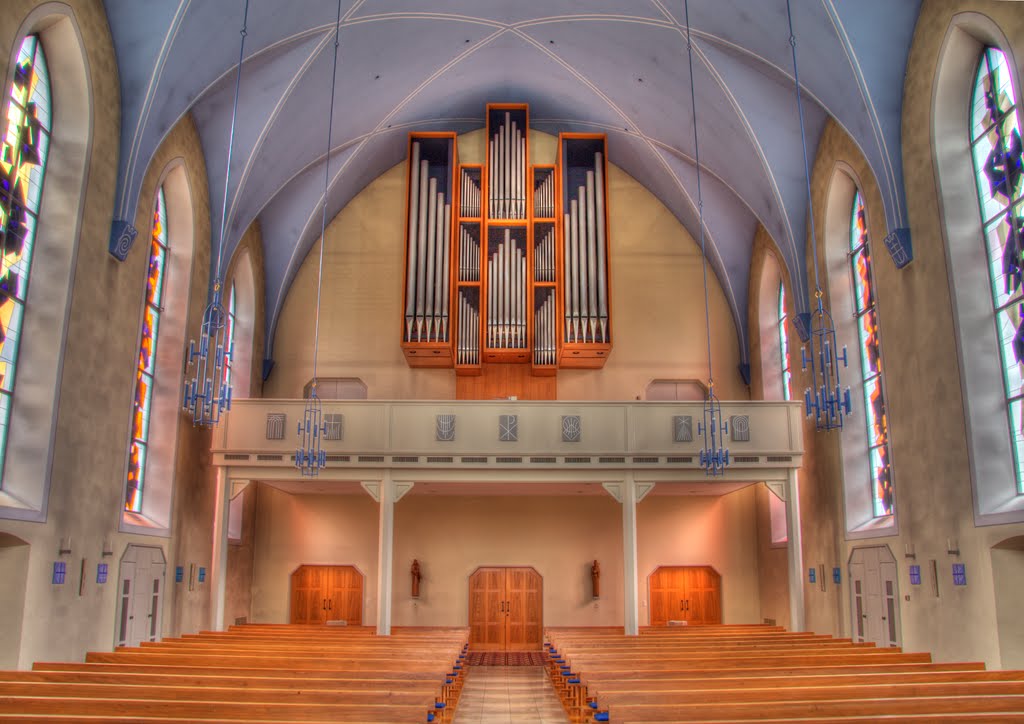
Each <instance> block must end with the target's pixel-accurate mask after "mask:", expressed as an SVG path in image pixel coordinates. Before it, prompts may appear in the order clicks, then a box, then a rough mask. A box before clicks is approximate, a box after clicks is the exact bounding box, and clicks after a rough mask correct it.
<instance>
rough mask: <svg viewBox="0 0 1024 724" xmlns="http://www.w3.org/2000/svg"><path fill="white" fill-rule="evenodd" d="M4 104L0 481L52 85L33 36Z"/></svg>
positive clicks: (0, 230) (46, 146)
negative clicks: (5, 110) (5, 108)
mask: <svg viewBox="0 0 1024 724" xmlns="http://www.w3.org/2000/svg"><path fill="white" fill-rule="evenodd" d="M6 100H7V101H8V103H7V122H6V130H5V132H4V136H3V141H2V145H0V249H2V254H3V257H2V259H0V480H2V475H3V466H4V460H5V457H6V449H7V438H8V426H9V424H10V420H11V408H12V400H13V396H14V383H15V378H16V373H17V366H18V347H19V344H20V342H21V332H22V329H23V317H24V313H25V298H26V296H27V293H28V284H29V279H30V277H29V274H30V271H31V266H32V251H33V248H34V246H35V240H36V228H37V226H38V219H39V206H40V201H41V200H42V195H43V177H44V175H45V173H46V157H47V152H48V150H49V147H50V119H51V117H52V109H51V104H50V79H49V75H48V73H47V68H46V57H45V56H44V55H43V48H42V45H41V44H40V43H39V39H38V37H37V36H35V35H29V36H27V37H26V38H25V40H24V41H23V42H22V44H21V48H20V50H19V52H18V57H17V60H16V61H15V68H14V82H13V83H12V84H11V87H10V91H9V94H8V98H7V99H6Z"/></svg>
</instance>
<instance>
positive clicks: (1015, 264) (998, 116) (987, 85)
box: [970, 48, 1024, 493]
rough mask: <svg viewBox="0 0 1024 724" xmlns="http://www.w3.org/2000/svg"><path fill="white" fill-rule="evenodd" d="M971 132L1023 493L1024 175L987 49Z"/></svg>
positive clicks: (997, 55)
mask: <svg viewBox="0 0 1024 724" xmlns="http://www.w3.org/2000/svg"><path fill="white" fill-rule="evenodd" d="M970 127H971V155H972V157H973V159H974V172H975V180H976V181H977V187H978V201H979V204H980V208H981V218H982V224H983V226H984V231H985V249H986V251H987V253H988V271H989V277H990V279H991V282H992V283H991V289H992V300H993V304H994V307H995V316H996V328H997V332H998V336H999V351H1000V354H1001V356H1002V363H1003V364H1002V366H1003V385H1004V392H1005V395H1006V407H1007V413H1008V416H1009V425H1010V437H1011V439H1012V442H1013V444H1012V446H1011V447H1012V449H1013V454H1014V470H1015V471H1016V475H1017V491H1018V493H1024V431H1022V427H1024V420H1022V416H1024V401H1022V397H1024V390H1022V389H1021V381H1022V364H1024V298H1022V289H1021V276H1022V270H1024V202H1022V198H1024V182H1022V180H1024V173H1022V149H1021V137H1020V125H1019V123H1018V120H1017V101H1016V99H1015V98H1014V95H1013V85H1012V83H1011V81H1010V74H1009V71H1008V68H1007V65H1006V57H1005V56H1004V55H1003V53H1002V51H1000V50H998V49H997V48H986V49H985V51H984V52H983V53H982V55H981V62H980V63H979V65H978V72H977V74H976V76H975V81H974V92H973V96H972V99H971V117H970Z"/></svg>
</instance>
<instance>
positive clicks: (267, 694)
mask: <svg viewBox="0 0 1024 724" xmlns="http://www.w3.org/2000/svg"><path fill="white" fill-rule="evenodd" d="M424 684H426V685H425V686H424ZM438 693H439V687H437V686H434V685H433V684H432V683H429V682H419V683H416V682H406V683H402V682H398V681H395V682H391V683H390V684H389V685H388V686H386V687H382V688H375V687H362V686H358V687H355V688H348V689H341V688H331V689H314V690H307V689H267V688H257V687H205V686H200V687H187V686H180V685H179V686H171V685H168V684H156V685H140V684H97V683H84V682H79V681H48V682H34V681H17V682H6V681H0V697H3V696H17V697H34V698H43V697H50V698H53V697H60V698H73V699H86V698H88V699H118V700H142V701H171V702H180V701H189V702H245V703H249V704H258V703H259V704H302V703H307V704H337V705H345V706H347V705H350V704H410V705H417V706H420V707H421V708H423V710H424V711H426V710H428V709H429V708H430V707H432V706H433V705H434V703H435V702H436V701H437V700H438Z"/></svg>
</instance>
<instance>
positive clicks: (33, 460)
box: [0, 3, 93, 521]
mask: <svg viewBox="0 0 1024 724" xmlns="http://www.w3.org/2000/svg"><path fill="white" fill-rule="evenodd" d="M33 33H34V34H36V35H37V36H38V37H39V41H40V43H41V45H42V48H43V52H44V53H45V55H46V62H47V65H48V68H49V77H50V85H51V98H52V106H53V119H52V124H51V131H50V148H49V154H48V160H47V168H46V177H45V181H44V187H43V196H42V200H41V204H40V208H39V224H38V227H37V229H36V237H35V244H34V249H33V257H34V258H35V260H36V263H34V264H33V265H32V269H31V272H30V283H29V285H28V292H27V297H26V301H25V316H24V320H23V324H22V330H21V344H20V349H19V351H18V368H17V373H16V375H17V378H16V380H15V384H16V387H17V391H16V393H15V395H14V401H13V405H12V410H11V418H10V424H9V428H8V429H9V432H8V439H7V456H6V461H5V466H4V479H3V485H2V490H0V517H3V518H17V519H21V520H32V521H43V520H45V519H46V507H47V496H48V492H49V478H50V468H51V464H52V446H53V439H54V435H55V433H56V419H57V409H58V391H59V389H60V379H61V374H62V367H63V362H64V344H65V337H66V330H67V322H68V316H69V312H70V307H71V280H72V270H73V268H74V265H75V258H76V255H77V251H78V237H79V228H80V225H81V219H82V212H83V208H84V199H85V191H86V188H85V170H86V168H87V167H88V163H89V156H90V152H91V139H92V131H93V129H92V121H93V108H92V106H93V101H92V97H91V93H90V89H91V87H92V85H91V82H90V78H89V67H88V64H87V60H86V56H85V52H84V50H83V42H82V35H81V31H80V29H79V27H78V23H77V21H76V19H75V16H74V14H73V12H72V10H71V8H69V7H68V6H67V5H65V4H63V3H46V4H43V5H40V6H39V7H37V8H36V9H35V10H33V11H32V12H31V13H29V15H28V16H27V17H26V18H25V21H24V22H23V23H22V25H21V27H20V28H19V30H18V33H17V35H16V37H15V42H14V44H13V48H14V53H15V56H14V57H12V59H11V62H10V63H9V71H8V75H7V77H6V78H4V85H3V89H4V98H3V101H2V104H3V112H4V113H6V108H7V103H6V96H7V90H8V89H9V88H10V85H11V83H12V82H13V78H14V69H15V66H16V63H15V62H13V61H14V58H15V57H16V54H17V52H18V49H19V48H20V47H21V44H22V41H23V40H24V39H25V37H26V36H28V35H31V34H33ZM4 118H6V115H5V116H4Z"/></svg>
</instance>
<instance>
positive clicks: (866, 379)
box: [847, 187, 896, 518]
mask: <svg viewBox="0 0 1024 724" xmlns="http://www.w3.org/2000/svg"><path fill="white" fill-rule="evenodd" d="M861 212H863V214H864V217H865V218H864V229H863V231H862V232H861V231H859V229H858V225H857V217H858V215H859V214H860V213H861ZM858 237H859V238H858ZM848 245H849V251H848V252H847V255H848V257H849V259H850V264H849V270H850V286H851V287H852V292H853V293H852V295H851V298H852V299H853V300H854V302H853V314H854V323H853V326H854V328H855V330H856V338H857V348H858V349H857V351H858V356H859V358H860V359H861V365H860V388H861V391H862V395H861V396H860V398H859V399H861V400H863V401H864V414H863V417H864V426H863V428H862V429H863V430H864V433H865V438H864V439H865V442H866V444H867V455H868V476H869V485H870V489H871V500H872V513H873V517H874V518H887V517H888V516H891V515H893V514H894V512H895V510H896V502H895V494H893V495H892V503H891V508H892V509H891V510H890V511H889V512H879V506H880V504H882V500H881V498H880V496H879V491H878V482H879V480H878V477H877V473H875V467H874V466H875V457H874V455H875V451H876V450H881V451H884V458H883V459H884V460H886V461H887V467H888V468H889V487H890V489H892V488H894V482H893V466H892V448H891V446H890V445H889V429H888V428H889V423H888V409H887V404H886V400H887V399H888V396H887V395H886V393H885V375H884V363H883V362H882V343H881V339H880V338H879V337H880V334H881V333H880V330H879V327H880V324H879V321H878V298H877V296H876V294H875V289H876V287H875V272H874V266H873V264H872V261H871V239H870V235H869V233H868V230H867V205H866V204H865V202H864V195H863V193H862V192H861V190H860V187H856V189H855V191H854V194H853V201H852V203H851V205H850V231H849V235H848ZM858 255H860V258H862V259H863V260H864V263H865V268H866V270H867V274H868V277H869V279H868V286H867V289H866V291H867V294H868V299H869V301H870V303H869V304H866V305H865V306H864V307H863V308H861V304H862V299H863V296H864V292H863V286H862V285H863V281H862V280H861V278H860V275H859V272H858V269H857V259H858ZM869 315H873V316H874V320H875V336H876V342H875V344H876V346H877V348H878V351H877V356H878V365H877V370H875V371H866V370H865V369H864V364H863V359H864V354H865V352H867V351H868V340H867V339H866V338H865V335H864V325H863V323H862V320H863V319H864V318H866V317H868V316H869ZM876 381H877V389H878V392H879V395H881V400H882V406H881V407H882V418H883V423H882V425H883V431H882V433H881V434H880V435H877V436H876V435H875V434H874V429H873V426H872V425H871V423H870V420H869V419H868V414H867V410H868V405H869V404H870V400H869V395H868V390H869V387H868V386H869V385H870V384H872V383H875V382H876ZM879 440H880V442H879Z"/></svg>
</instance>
